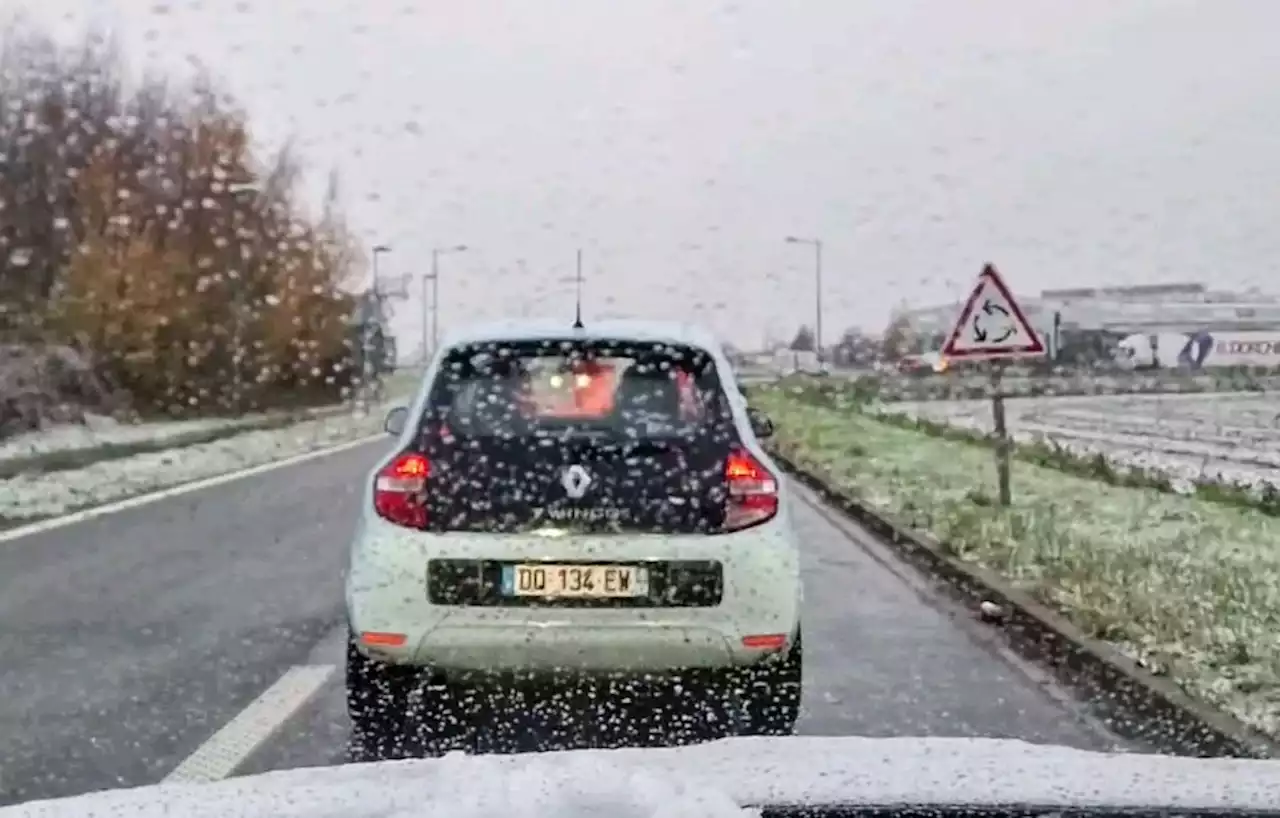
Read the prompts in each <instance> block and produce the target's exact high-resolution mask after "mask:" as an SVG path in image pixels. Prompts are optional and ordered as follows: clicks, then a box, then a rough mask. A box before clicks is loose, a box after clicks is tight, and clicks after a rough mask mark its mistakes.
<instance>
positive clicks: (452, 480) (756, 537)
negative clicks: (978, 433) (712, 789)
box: [346, 321, 802, 758]
mask: <svg viewBox="0 0 1280 818" xmlns="http://www.w3.org/2000/svg"><path fill="white" fill-rule="evenodd" d="M734 383H735V382H734V376H733V374H732V367H731V366H730V365H729V363H728V361H727V360H725V358H724V355H723V353H722V352H721V351H720V348H719V345H718V344H716V343H715V341H714V340H713V339H712V338H711V336H710V335H707V334H705V333H702V332H700V331H697V330H694V329H690V328H687V327H684V326H682V325H665V324H648V323H643V322H636V321H612V322H604V323H601V324H597V325H595V326H592V327H589V328H587V329H585V330H583V329H569V328H568V327H561V326H559V325H548V324H547V323H545V322H538V323H529V324H527V325H525V324H504V325H500V326H498V327H496V328H491V329H485V328H479V329H476V330H473V331H470V332H463V333H461V334H458V335H456V336H454V337H453V338H451V339H449V340H448V341H447V342H446V344H445V345H444V347H443V352H442V354H441V355H440V356H439V358H438V362H437V364H436V365H435V366H434V367H433V368H432V369H431V370H430V371H428V373H427V374H426V378H425V382H424V385H423V387H422V390H421V394H420V395H419V397H418V399H417V401H416V402H415V404H414V406H413V407H412V408H411V409H405V408H401V409H397V410H395V411H393V412H392V413H391V414H390V415H388V418H387V430H388V431H389V432H391V433H392V434H394V435H396V436H397V437H398V439H399V442H398V445H397V446H396V447H395V449H394V450H393V451H392V452H391V453H390V454H389V455H388V456H387V457H386V458H385V459H384V460H383V461H382V462H381V463H379V464H378V466H377V467H376V468H375V469H374V471H373V473H372V474H371V475H370V477H369V481H368V484H367V486H368V488H367V490H366V496H365V502H364V507H363V511H362V513H361V518H360V521H359V524H358V526H357V534H356V536H355V541H354V543H353V545H352V548H351V562H350V570H349V572H348V577H347V584H346V600H347V617H348V623H349V625H350V639H349V643H348V650H347V677H346V678H347V701H348V709H349V711H350V714H351V719H352V723H353V728H354V734H355V735H354V739H355V740H354V741H353V745H355V746H356V747H357V748H363V749H362V750H359V751H358V753H363V754H364V755H365V757H369V756H372V757H374V758H377V757H379V756H380V754H381V753H382V752H383V751H385V748H388V747H394V746H396V745H397V744H398V743H399V742H400V741H401V739H402V738H403V736H404V731H405V729H406V720H407V718H408V714H409V712H410V709H411V708H410V697H411V696H412V695H413V694H414V693H415V691H416V690H417V689H418V688H419V687H420V685H421V684H427V685H428V686H429V687H430V688H431V693H430V695H426V696H423V697H421V699H420V700H419V699H418V698H417V697H414V698H415V701H416V705H415V708H416V712H415V716H416V718H415V721H417V722H418V723H419V724H426V725H437V726H439V725H448V724H450V723H451V722H456V721H458V720H459V719H457V718H453V717H451V716H450V713H451V710H450V708H451V707H455V706H457V705H458V703H459V702H462V701H463V700H464V698H465V696H466V685H467V684H468V679H469V678H470V677H471V676H472V675H474V674H484V675H493V674H498V675H502V674H517V675H519V676H521V677H523V678H534V679H536V678H543V677H545V678H547V679H551V678H552V677H553V675H554V674H555V673H564V672H567V671H573V672H577V673H580V674H583V675H586V676H593V675H609V676H613V677H615V678H616V677H617V676H619V675H621V676H624V677H627V676H631V675H634V676H635V677H637V678H639V677H645V676H647V677H649V678H651V679H652V678H654V677H658V678H662V677H669V678H671V679H673V680H679V681H681V682H682V683H683V684H684V685H686V686H687V687H690V688H692V689H705V690H709V691H710V692H711V693H712V694H713V695H712V696H711V698H712V699H713V700H714V701H720V702H725V703H726V704H725V706H726V707H731V710H730V711H727V712H728V713H729V715H726V716H725V717H724V721H725V723H726V724H736V725H737V728H736V730H735V732H739V733H746V734H757V735H758V734H770V735H780V734H788V733H791V732H792V730H793V727H794V724H795V721H796V718H797V716H798V713H799V706H800V680H801V663H802V653H801V651H802V648H801V630H800V562H799V546H798V540H797V535H796V532H795V531H794V530H793V528H792V522H791V515H790V512H789V506H788V501H787V497H788V495H787V493H786V489H785V484H784V483H783V481H782V479H781V472H780V470H779V469H778V467H777V466H776V465H775V464H774V463H773V461H772V460H771V459H770V458H769V456H768V454H767V453H766V452H765V451H764V449H763V448H762V447H761V445H760V443H759V440H760V439H761V438H763V437H766V436H768V435H769V434H770V433H771V432H772V426H771V424H770V423H769V421H768V419H767V418H765V417H764V416H762V415H760V414H758V413H756V412H753V411H752V410H750V409H748V407H747V405H746V401H745V400H743V398H742V395H741V394H740V393H739V392H738V390H737V388H736V387H735V386H734ZM690 475H699V476H700V477H699V479H697V480H692V481H691V480H690V479H688V478H689V476H690ZM477 486H484V487H486V488H485V490H484V491H478V490H477V488H476V487H477ZM730 702H732V703H733V704H732V705H731V706H730V705H729V704H728V703H730Z"/></svg>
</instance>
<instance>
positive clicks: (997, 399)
mask: <svg viewBox="0 0 1280 818" xmlns="http://www.w3.org/2000/svg"><path fill="white" fill-rule="evenodd" d="M1003 375H1004V364H1003V362H998V363H996V364H995V366H994V368H993V369H992V370H991V431H992V433H993V434H994V435H995V444H996V484H997V486H998V490H999V495H1000V505H1002V506H1009V505H1012V503H1013V497H1012V493H1013V492H1012V490H1011V489H1010V488H1009V450H1010V448H1012V447H1011V446H1010V445H1009V428H1008V425H1007V423H1006V422H1005V416H1004V393H1003V392H1002V391H1001V390H1002V389H1003V388H1004V387H1003V384H1002V383H1001V380H1002V376H1003Z"/></svg>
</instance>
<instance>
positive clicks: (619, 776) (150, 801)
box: [0, 736, 1280, 818]
mask: <svg viewBox="0 0 1280 818" xmlns="http://www.w3.org/2000/svg"><path fill="white" fill-rule="evenodd" d="M1277 803H1280V765H1278V764H1276V762H1274V761H1250V760H1237V759H1200V758H1173V757H1169V756H1155V755H1145V754H1137V753H1133V754H1113V753H1095V752H1090V751H1087V750H1076V749H1072V748H1068V747H1058V746H1052V745H1041V744H1032V743H1029V742H1024V741H1017V740H1011V739H966V738H860V737H859V738H855V737H844V738H825V737H824V738H819V737H799V736H791V737H786V738H737V739H726V740H722V741H716V742H710V743H706V744H700V745H693V746H687V747H673V748H663V749H625V750H578V751H570V752H558V753H529V754H522V755H489V756H464V755H461V754H458V755H452V756H446V757H444V758H441V759H433V760H414V761H397V762H384V763H380V764H357V765H349V766H346V767H329V768H311V769H298V770H287V771H282V772H276V773H268V774H266V775H261V776H253V777H245V778H233V779H229V780H225V781H220V782H218V783H214V784H182V785H176V784H175V785H161V786H156V787H141V788H137V789H132V790H114V791H108V792H102V793H93V794H89V795H83V796H77V797H74V798H67V799H61V800H57V801H45V802H35V803H31V804H26V805H19V806H16V807H7V808H0V818H20V817H21V818H123V817H124V816H127V817H128V818H161V816H163V817H164V818H175V816H182V818H338V816H342V818H374V816H377V817H378V818H384V817H385V816H395V817H396V818H511V816H520V817H521V818H577V817H578V816H594V815H608V816H610V818H663V817H666V818H669V817H670V816H692V815H696V816H699V818H746V816H749V815H752V814H754V813H752V812H748V811H747V810H746V809H744V807H750V806H754V807H761V806H773V805H777V806H784V805H790V806H802V805H803V806H824V805H825V806H836V805H843V806H846V807H857V806H902V805H907V804H910V805H915V806H933V807H936V808H947V807H952V808H954V807H960V806H967V807H977V808H982V807H993V806H1004V807H1008V806H1009V805H1014V804H1017V805H1034V806H1037V807H1040V808H1068V807H1075V808H1084V809H1088V808H1093V809H1099V808H1111V809H1126V808H1129V809H1136V808H1141V807H1146V808H1156V809H1159V810H1161V811H1168V812H1177V811H1179V810H1195V809H1200V810H1213V809H1222V810H1226V809H1234V810H1238V811H1241V812H1243V811H1245V810H1263V809H1274V808H1275V805H1276V804H1277Z"/></svg>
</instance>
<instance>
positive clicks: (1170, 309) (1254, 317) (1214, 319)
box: [902, 284, 1280, 338]
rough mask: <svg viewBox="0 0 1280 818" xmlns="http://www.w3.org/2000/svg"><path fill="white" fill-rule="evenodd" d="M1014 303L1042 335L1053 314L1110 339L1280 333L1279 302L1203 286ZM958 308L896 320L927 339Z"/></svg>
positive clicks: (1101, 290) (1080, 291)
mask: <svg viewBox="0 0 1280 818" xmlns="http://www.w3.org/2000/svg"><path fill="white" fill-rule="evenodd" d="M1019 295H1021V294H1019ZM1018 303H1019V304H1020V305H1021V306H1022V308H1023V310H1024V311H1025V312H1026V314H1027V318H1028V319H1029V320H1030V321H1031V323H1032V324H1034V325H1035V326H1036V327H1037V328H1038V329H1039V330H1040V331H1041V332H1042V333H1045V334H1048V332H1049V331H1050V328H1051V327H1052V324H1053V315H1054V313H1055V312H1056V313H1059V314H1060V316H1061V321H1062V327H1063V328H1064V329H1073V330H1085V331H1090V330H1092V331H1101V332H1107V333H1116V334H1128V333H1136V332H1143V333H1186V332H1197V331H1201V330H1205V329H1212V330H1214V331H1258V330H1262V331H1266V330H1280V298H1277V297H1276V296H1274V295H1267V294H1264V293H1262V292H1261V291H1259V290H1248V291H1246V292H1243V293H1238V292H1229V291H1223V290H1210V289H1209V288H1208V287H1206V286H1205V285H1203V284H1155V285H1149V286H1134V287H1086V288H1076V289H1060V290H1044V291H1043V292H1041V293H1040V295H1039V296H1038V297H1026V296H1022V297H1020V298H1019V299H1018ZM963 306H964V305H963V303H961V302H956V303H952V304H945V305H941V306H936V307H926V308H922V309H915V310H908V311H906V312H904V313H902V316H903V317H905V318H906V319H907V321H908V322H909V325H910V327H911V331H912V333H913V334H916V335H919V336H923V337H926V338H929V337H934V336H938V335H944V334H945V333H946V332H947V331H948V330H950V329H951V324H952V322H954V321H955V320H956V317H957V316H958V315H959V314H960V310H961V308H962V307H963Z"/></svg>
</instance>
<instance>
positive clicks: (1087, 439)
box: [875, 393, 1280, 487]
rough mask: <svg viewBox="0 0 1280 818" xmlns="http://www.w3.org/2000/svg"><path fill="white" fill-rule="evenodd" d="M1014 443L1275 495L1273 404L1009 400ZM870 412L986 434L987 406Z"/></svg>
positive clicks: (1217, 398) (933, 405) (1197, 398)
mask: <svg viewBox="0 0 1280 818" xmlns="http://www.w3.org/2000/svg"><path fill="white" fill-rule="evenodd" d="M1005 407H1006V425H1007V427H1008V429H1009V433H1010V435H1011V436H1012V437H1013V438H1014V440H1017V441H1021V442H1032V441H1040V442H1046V441H1047V442H1051V443H1053V444H1055V445H1057V446H1060V447H1062V448H1064V449H1066V450H1067V451H1070V452H1073V453H1075V454H1080V455H1086V456H1092V455H1097V454H1101V455H1102V456H1104V457H1105V458H1106V459H1107V460H1109V461H1110V462H1111V463H1113V464H1115V465H1117V466H1129V467H1138V468H1143V469H1154V470H1156V471H1159V472H1162V473H1164V474H1166V475H1168V476H1169V477H1171V478H1174V480H1175V481H1177V482H1178V483H1180V484H1182V485H1185V486H1189V485H1190V484H1191V483H1193V482H1195V481H1197V480H1204V479H1209V480H1215V481H1218V482H1223V483H1233V484H1246V485H1251V486H1255V487H1260V486H1262V485H1271V486H1277V487H1280V396H1277V395H1274V394H1265V393H1264V394H1244V393H1233V394H1215V395H1178V396H1165V395H1162V396H1150V395H1144V396H1136V395H1128V396H1123V397H1092V396H1090V397H1076V398H1010V399H1008V400H1006V401H1005ZM875 411H880V412H885V413H890V414H904V415H907V416H909V417H918V418H925V419H927V420H932V421H939V422H944V423H947V424H950V425H952V426H956V427H959V428H965V429H972V430H976V431H982V432H990V431H991V428H992V415H991V402H990V401H989V400H970V401H955V402H939V401H924V402H919V403H895V404H886V405H881V406H878V407H876V410H875Z"/></svg>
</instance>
